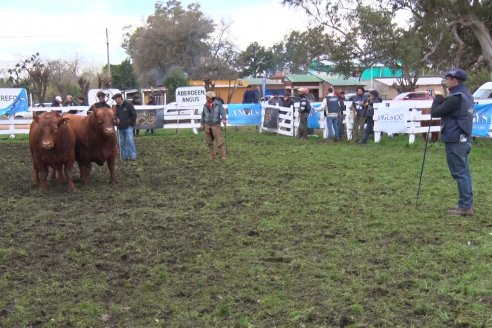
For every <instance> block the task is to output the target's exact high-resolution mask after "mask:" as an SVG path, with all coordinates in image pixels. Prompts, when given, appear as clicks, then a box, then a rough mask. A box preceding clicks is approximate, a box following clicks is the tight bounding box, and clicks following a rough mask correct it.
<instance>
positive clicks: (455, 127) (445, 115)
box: [431, 68, 474, 215]
mask: <svg viewBox="0 0 492 328" xmlns="http://www.w3.org/2000/svg"><path fill="white" fill-rule="evenodd" d="M444 77H445V79H446V87H447V88H448V90H449V92H450V95H449V96H448V97H446V98H444V97H443V96H442V95H441V94H438V93H437V92H436V96H435V98H434V102H433V103H432V107H431V116H432V117H440V118H441V140H442V142H444V144H445V149H446V160H447V162H448V167H449V172H450V173H451V176H452V177H453V179H454V180H455V181H456V184H457V186H458V194H459V200H458V204H457V206H456V207H453V208H452V209H450V210H449V211H448V214H450V215H473V214H474V213H473V212H474V211H473V190H472V177H471V173H470V162H469V160H468V154H469V153H470V151H471V148H472V136H471V134H472V125H473V117H474V110H473V96H472V95H471V94H470V92H469V91H468V89H467V88H466V87H465V85H464V84H463V82H464V81H466V79H467V75H466V72H465V71H463V70H462V69H459V68H457V69H452V70H450V71H448V72H446V74H445V75H444Z"/></svg>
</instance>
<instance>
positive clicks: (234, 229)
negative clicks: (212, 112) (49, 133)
mask: <svg viewBox="0 0 492 328" xmlns="http://www.w3.org/2000/svg"><path fill="white" fill-rule="evenodd" d="M407 142H408V137H405V136H397V137H395V138H388V137H383V139H382V141H381V143H380V144H373V143H370V144H368V145H365V146H359V145H353V144H350V143H346V142H341V143H336V144H333V143H332V144H328V143H326V142H324V141H323V140H321V139H320V138H314V137H313V138H310V139H309V140H306V141H301V140H296V139H294V138H289V137H282V136H276V135H273V134H259V133H255V132H254V130H253V129H252V128H241V129H239V130H236V129H234V128H230V127H229V128H228V129H227V146H228V160H227V161H226V162H225V163H221V162H214V163H211V162H209V161H208V160H207V154H206V146H205V141H204V138H203V135H202V134H200V135H193V134H192V133H191V132H188V131H179V132H178V133H177V134H176V132H175V131H174V130H173V131H158V133H156V134H155V135H143V136H140V137H139V138H137V150H138V152H139V155H138V160H137V162H136V163H135V164H130V165H124V164H123V163H121V162H119V161H118V163H117V177H118V180H119V183H118V185H117V186H116V187H112V186H110V185H109V184H108V181H109V175H108V173H107V168H106V167H97V166H96V167H94V169H93V174H92V181H91V183H90V184H89V185H88V186H85V187H83V186H81V184H80V181H79V180H78V177H76V179H75V184H76V191H75V192H74V193H72V194H66V193H65V192H64V191H63V188H62V187H60V186H58V185H57V184H56V183H51V184H50V185H49V190H48V191H47V192H46V193H41V192H39V191H38V190H37V189H36V188H35V187H34V186H33V185H32V182H31V170H32V166H31V160H30V155H29V151H28V145H27V139H26V138H15V139H14V140H12V139H8V138H3V139H2V138H0V153H1V154H2V156H0V165H1V167H2V170H3V177H2V183H1V184H0V191H1V194H2V196H3V208H2V215H1V216H0V226H1V227H2V230H1V233H0V290H1V295H2V296H1V297H0V326H2V327H28V326H40V327H248V328H250V327H345V326H349V327H488V326H492V314H491V313H492V305H491V304H492V297H491V296H490V295H492V269H491V268H492V265H491V262H492V221H491V220H490V215H489V213H491V212H492V211H491V210H492V196H491V193H490V189H491V188H490V186H489V184H490V181H491V180H492V167H491V166H490V163H491V159H492V152H491V150H492V141H490V140H478V141H477V142H476V143H475V146H474V148H473V150H472V154H471V167H472V175H473V178H474V196H475V206H476V215H475V216H474V217H470V218H468V217H467V218H461V217H451V216H448V215H447V214H446V211H447V208H449V207H452V206H453V205H454V204H455V202H456V197H457V191H456V185H455V183H454V181H453V180H452V178H451V177H450V175H449V172H448V169H447V166H446V161H445V158H444V146H443V145H442V144H439V143H438V144H435V145H429V148H428V153H427V159H426V163H425V169H424V175H423V183H422V189H421V194H420V200H419V206H418V207H416V193H417V186H418V182H419V174H420V169H421V164H422V154H423V149H424V144H423V142H422V141H421V140H420V139H419V140H418V141H417V143H416V144H413V145H408V143H407Z"/></svg>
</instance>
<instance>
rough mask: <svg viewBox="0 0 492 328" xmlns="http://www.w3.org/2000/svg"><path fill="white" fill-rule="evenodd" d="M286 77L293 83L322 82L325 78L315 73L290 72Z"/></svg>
mask: <svg viewBox="0 0 492 328" xmlns="http://www.w3.org/2000/svg"><path fill="white" fill-rule="evenodd" d="M285 79H286V80H288V81H290V82H292V83H303V82H304V83H305V82H322V81H323V80H322V79H320V78H319V77H317V76H315V75H313V74H309V73H308V74H288V75H286V76H285Z"/></svg>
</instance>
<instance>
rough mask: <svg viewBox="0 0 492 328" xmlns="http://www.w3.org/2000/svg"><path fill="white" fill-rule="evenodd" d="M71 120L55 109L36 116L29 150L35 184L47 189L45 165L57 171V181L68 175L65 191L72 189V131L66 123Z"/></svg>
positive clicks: (73, 160) (61, 180)
mask: <svg viewBox="0 0 492 328" xmlns="http://www.w3.org/2000/svg"><path fill="white" fill-rule="evenodd" d="M69 120H70V119H68V118H64V117H62V115H61V114H59V113H56V112H47V113H42V114H41V115H35V116H34V117H33V121H32V123H31V127H30V130H29V149H30V151H31V156H32V165H33V170H34V183H35V184H37V185H39V188H40V189H41V190H47V189H48V183H47V181H46V180H47V176H48V168H49V167H51V168H52V169H53V170H55V171H56V172H58V181H59V182H60V183H63V174H62V171H63V172H64V173H65V177H66V178H67V191H68V192H71V191H73V189H74V184H73V180H72V176H73V164H74V162H75V134H74V132H73V131H72V130H71V129H70V127H69V125H68V124H67V123H68V121H69Z"/></svg>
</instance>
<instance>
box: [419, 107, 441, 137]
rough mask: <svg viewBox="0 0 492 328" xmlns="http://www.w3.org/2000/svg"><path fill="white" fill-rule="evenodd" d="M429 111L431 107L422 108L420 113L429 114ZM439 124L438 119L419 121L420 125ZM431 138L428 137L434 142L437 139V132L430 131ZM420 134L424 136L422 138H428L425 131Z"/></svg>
mask: <svg viewBox="0 0 492 328" xmlns="http://www.w3.org/2000/svg"><path fill="white" fill-rule="evenodd" d="M430 113H431V109H430V108H422V115H425V114H430ZM440 125H441V121H439V120H431V121H421V122H420V126H427V127H428V126H440ZM430 134H431V138H430V139H429V140H430V141H431V142H433V143H434V142H436V141H437V140H439V132H431V133H430ZM422 136H423V137H424V140H425V141H427V138H428V135H427V133H424V134H422Z"/></svg>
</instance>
